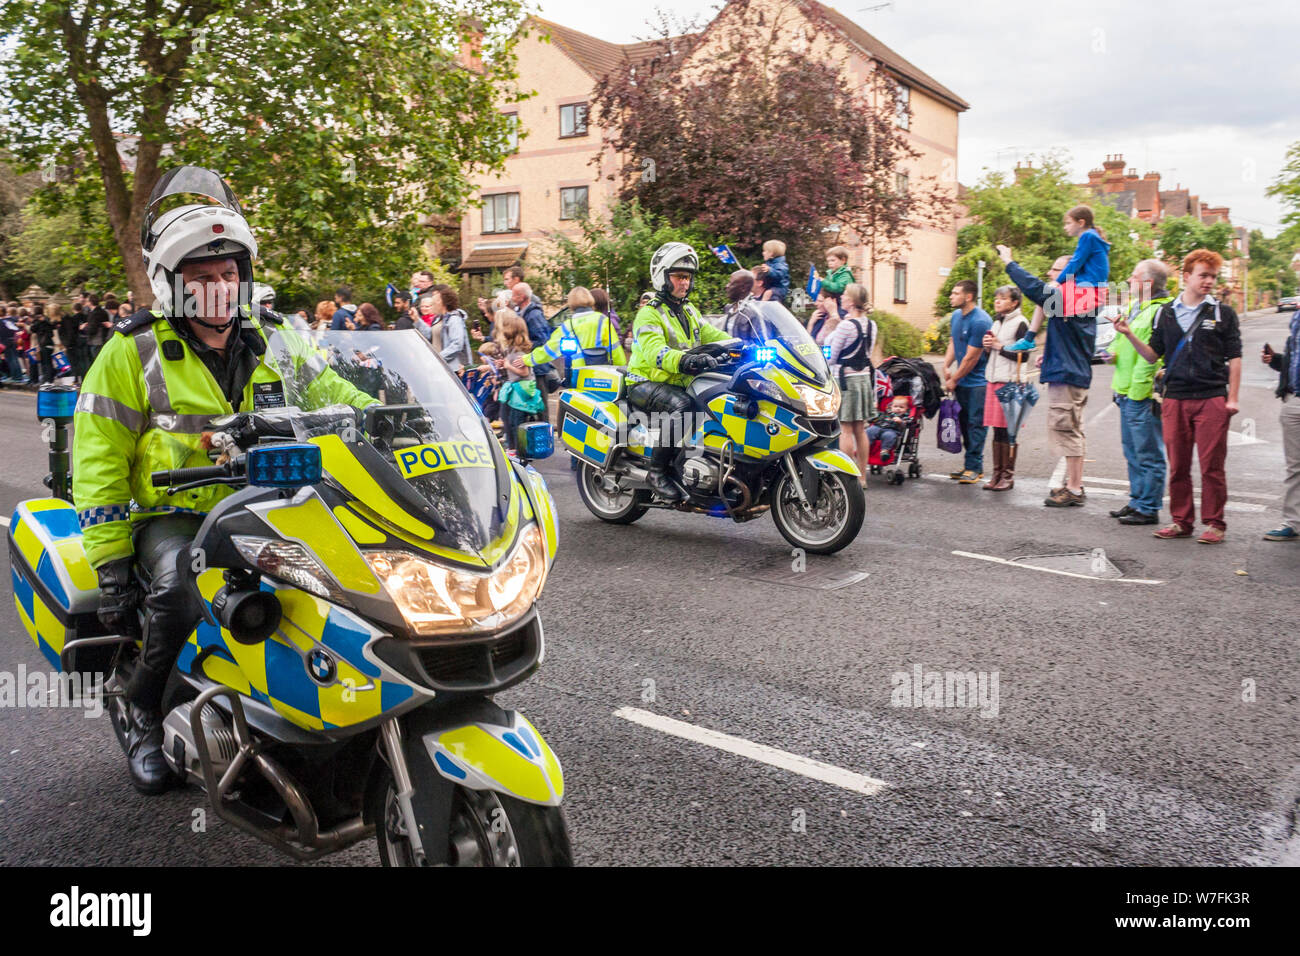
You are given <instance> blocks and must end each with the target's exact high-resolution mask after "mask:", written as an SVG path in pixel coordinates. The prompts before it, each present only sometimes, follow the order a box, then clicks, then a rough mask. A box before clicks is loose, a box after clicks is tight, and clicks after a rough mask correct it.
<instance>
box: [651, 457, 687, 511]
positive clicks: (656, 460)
mask: <svg viewBox="0 0 1300 956" xmlns="http://www.w3.org/2000/svg"><path fill="white" fill-rule="evenodd" d="M672 454H673V449H672V448H656V449H655V450H654V452H653V454H652V456H651V458H650V465H649V467H648V468H647V469H646V476H645V482H646V484H647V485H649V486H650V490H651V491H653V492H654V493H655V494H656V495H658V496H659V497H660V498H663V499H664V500H665V501H668V502H678V501H682V500H683V499H685V497H686V495H684V494H683V493H682V489H680V488H678V487H677V483H676V482H675V481H673V480H672V478H670V477H669V475H668V463H669V462H670V461H671V460H672Z"/></svg>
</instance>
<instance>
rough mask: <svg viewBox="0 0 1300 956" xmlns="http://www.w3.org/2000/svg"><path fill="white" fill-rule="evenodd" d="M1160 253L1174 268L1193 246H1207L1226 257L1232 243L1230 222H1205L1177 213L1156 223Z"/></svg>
mask: <svg viewBox="0 0 1300 956" xmlns="http://www.w3.org/2000/svg"><path fill="white" fill-rule="evenodd" d="M1159 238H1160V254H1161V257H1162V258H1163V259H1164V260H1165V261H1166V262H1169V263H1171V264H1172V265H1173V266H1174V267H1175V268H1177V267H1178V266H1179V264H1180V263H1181V262H1182V261H1183V257H1184V256H1186V255H1187V254H1188V253H1189V252H1191V251H1192V250H1193V249H1209V250H1211V251H1213V252H1217V253H1219V255H1221V256H1223V257H1224V258H1228V257H1229V255H1230V250H1231V246H1232V226H1230V225H1229V224H1228V223H1226V222H1216V223H1213V224H1212V225H1208V226H1207V225H1206V224H1205V223H1203V222H1201V220H1199V219H1197V218H1196V217H1195V216H1178V217H1177V218H1175V219H1166V220H1165V221H1164V222H1162V223H1161V224H1160V237H1159Z"/></svg>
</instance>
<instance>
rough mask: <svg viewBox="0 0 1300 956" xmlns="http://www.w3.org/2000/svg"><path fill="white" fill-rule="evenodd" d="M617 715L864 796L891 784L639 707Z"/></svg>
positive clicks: (871, 794) (627, 709)
mask: <svg viewBox="0 0 1300 956" xmlns="http://www.w3.org/2000/svg"><path fill="white" fill-rule="evenodd" d="M614 716H615V717H621V718H623V719H624V720H629V721H631V722H632V723H634V724H639V725H640V726H642V727H648V728H650V729H651V730H657V731H659V732H660V733H664V734H670V735H671V736H673V737H680V738H682V739H683V740H689V741H692V742H693V743H697V744H704V745H705V746H706V747H713V748H715V749H717V750H722V751H725V752H726V753H729V754H735V755H736V756H737V757H746V758H748V759H750V760H756V761H758V762H759V763H765V764H767V765H768V766H769V767H776V768H778V769H780V770H788V771H789V772H790V773H797V774H799V775H800V776H802V777H808V778H809V779H811V780H820V781H821V782H822V783H829V784H831V785H832V786H836V787H842V788H844V789H845V790H852V791H853V792H854V793H861V794H863V795H864V796H868V797H871V796H875V795H876V794H877V793H879V792H880V791H881V789H882V788H884V787H887V786H889V784H887V783H886V782H885V781H883V780H877V779H876V778H875V777H868V776H866V775H865V774H860V773H854V772H853V771H851V770H845V769H844V768H842V767H836V766H833V765H832V764H828V763H822V762H821V761H820V760H811V759H809V758H808V757H801V756H799V755H798V754H792V753H790V752H788V751H785V750H777V749H776V748H775V747H768V746H766V745H765V744H756V743H754V742H753V741H751V740H746V739H745V738H743V737H733V736H731V734H724V733H721V732H719V731H716V730H709V729H708V728H706V727H697V726H696V725H695V724H688V723H686V721H684V720H675V719H673V718H672V717H664V716H663V715H662V714H655V713H652V712H650V711H648V710H641V709H640V708H637V707H620V708H619V709H618V710H616V711H614Z"/></svg>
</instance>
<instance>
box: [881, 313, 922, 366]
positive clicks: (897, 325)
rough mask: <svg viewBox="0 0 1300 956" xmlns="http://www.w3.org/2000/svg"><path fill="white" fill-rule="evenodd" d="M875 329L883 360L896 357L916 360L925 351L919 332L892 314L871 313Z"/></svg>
mask: <svg viewBox="0 0 1300 956" xmlns="http://www.w3.org/2000/svg"><path fill="white" fill-rule="evenodd" d="M871 318H872V319H874V320H875V323H876V329H877V331H878V333H879V335H880V349H881V352H882V353H883V354H884V356H885V358H888V357H889V356H891V355H897V356H898V357H899V358H917V357H918V356H920V355H921V354H922V353H923V352H924V351H925V346H924V343H923V342H922V337H921V330H920V329H918V328H916V327H915V326H913V325H911V324H910V323H908V322H904V321H903V320H902V319H901V318H899V317H898V316H896V315H894V313H892V312H884V311H879V310H878V311H875V312H872V313H871Z"/></svg>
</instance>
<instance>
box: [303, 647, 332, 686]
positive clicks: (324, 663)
mask: <svg viewBox="0 0 1300 956" xmlns="http://www.w3.org/2000/svg"><path fill="white" fill-rule="evenodd" d="M307 673H309V674H310V675H311V679H312V680H314V681H315V682H316V683H318V684H330V683H333V681H334V675H335V674H337V673H338V668H337V667H335V665H334V658H332V657H330V656H329V655H328V654H326V653H325V652H324V651H322V650H320V649H317V650H314V651H312V652H311V654H310V655H308V657H307Z"/></svg>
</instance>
